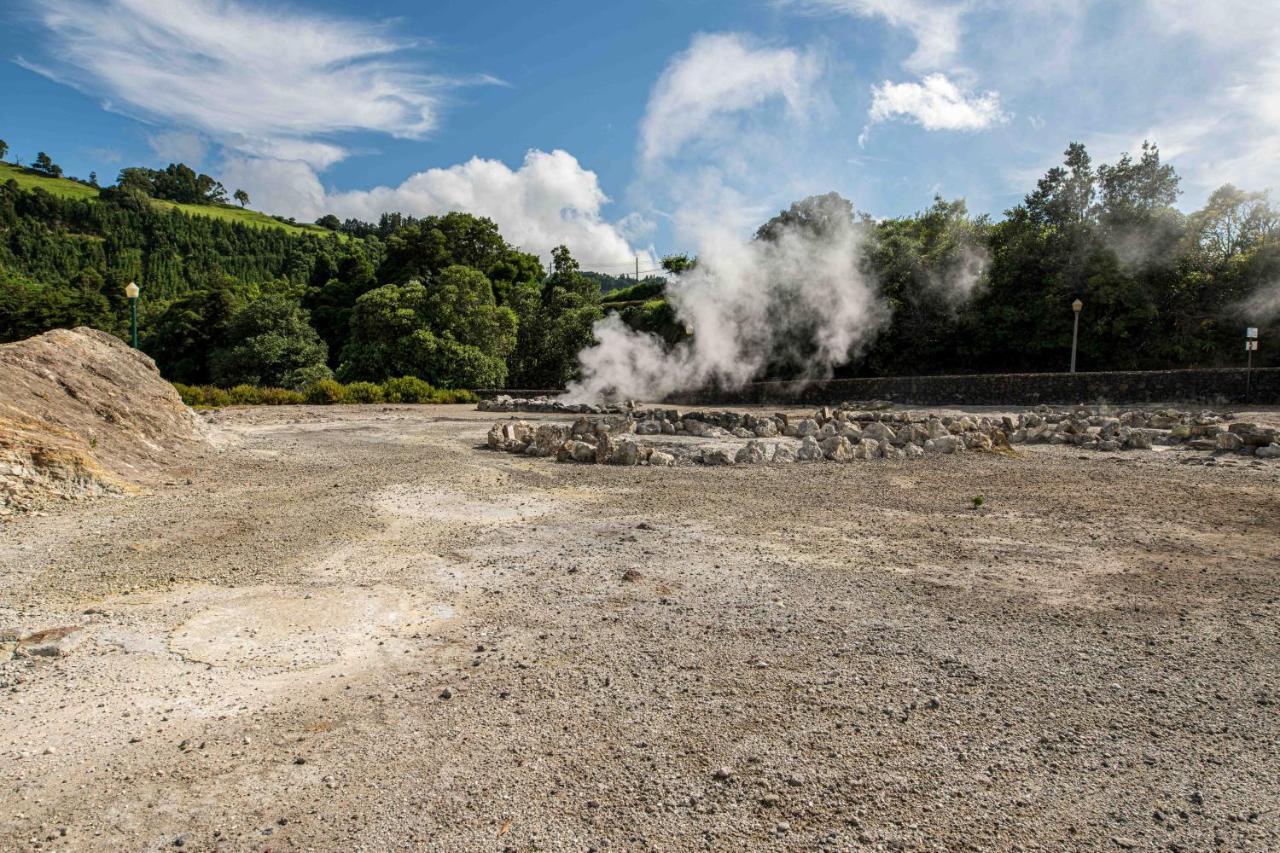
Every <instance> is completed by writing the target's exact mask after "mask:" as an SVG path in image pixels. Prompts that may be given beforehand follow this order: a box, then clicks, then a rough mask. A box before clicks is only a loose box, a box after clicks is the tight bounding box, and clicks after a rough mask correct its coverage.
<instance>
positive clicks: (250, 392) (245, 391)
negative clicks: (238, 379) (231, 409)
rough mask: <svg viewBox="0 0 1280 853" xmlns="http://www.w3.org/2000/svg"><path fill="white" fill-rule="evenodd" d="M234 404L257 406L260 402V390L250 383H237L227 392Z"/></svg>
mask: <svg viewBox="0 0 1280 853" xmlns="http://www.w3.org/2000/svg"><path fill="white" fill-rule="evenodd" d="M227 394H229V395H230V396H231V402H232V404H233V405H236V406H257V405H261V403H262V391H260V390H259V389H257V388H255V387H253V386H252V385H237V386H236V387H234V388H232V389H231V390H230V391H228V392H227Z"/></svg>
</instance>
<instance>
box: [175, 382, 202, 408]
mask: <svg viewBox="0 0 1280 853" xmlns="http://www.w3.org/2000/svg"><path fill="white" fill-rule="evenodd" d="M173 390H175V391H177V392H178V396H179V397H181V398H182V402H183V403H184V404H185V405H188V406H191V407H192V408H195V407H196V406H203V405H204V392H203V390H202V389H200V388H198V387H196V386H194V385H183V384H182V383H181V382H174V383H173Z"/></svg>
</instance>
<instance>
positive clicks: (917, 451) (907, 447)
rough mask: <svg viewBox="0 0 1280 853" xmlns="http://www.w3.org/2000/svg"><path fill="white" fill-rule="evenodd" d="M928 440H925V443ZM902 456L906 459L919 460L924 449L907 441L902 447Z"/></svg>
mask: <svg viewBox="0 0 1280 853" xmlns="http://www.w3.org/2000/svg"><path fill="white" fill-rule="evenodd" d="M927 440H928V439H926V441H927ZM902 455H903V456H905V457H906V458H908V459H919V458H920V457H921V456H924V448H923V447H921V446H920V445H918V444H916V443H915V442H911V441H908V442H907V443H906V444H904V445H902Z"/></svg>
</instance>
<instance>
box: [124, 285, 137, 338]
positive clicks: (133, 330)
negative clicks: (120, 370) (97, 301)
mask: <svg viewBox="0 0 1280 853" xmlns="http://www.w3.org/2000/svg"><path fill="white" fill-rule="evenodd" d="M140 290H141V288H140V287H138V285H136V284H135V283H133V282H132V281H131V282H129V283H128V284H126V285H125V287H124V295H125V296H127V297H129V340H130V341H132V342H133V348H134V349H137V348H138V292H139V291H140Z"/></svg>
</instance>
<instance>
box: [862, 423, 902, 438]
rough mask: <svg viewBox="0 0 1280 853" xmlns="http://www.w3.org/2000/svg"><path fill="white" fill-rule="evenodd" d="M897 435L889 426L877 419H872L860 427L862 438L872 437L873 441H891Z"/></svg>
mask: <svg viewBox="0 0 1280 853" xmlns="http://www.w3.org/2000/svg"><path fill="white" fill-rule="evenodd" d="M896 437H897V435H896V433H894V431H893V430H892V429H890V428H889V427H887V426H885V425H884V424H882V423H880V422H879V421H872V422H871V423H869V424H867V425H866V426H865V427H863V428H862V440H863V441H866V440H867V439H873V440H875V441H888V442H892V441H893V440H894V439H895V438H896Z"/></svg>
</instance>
